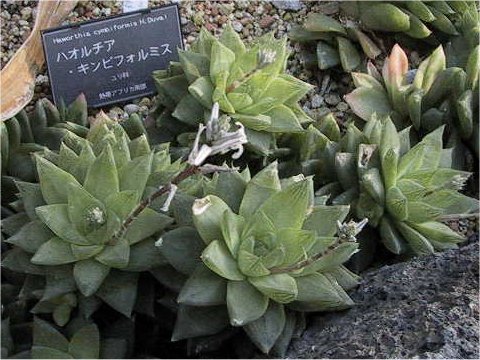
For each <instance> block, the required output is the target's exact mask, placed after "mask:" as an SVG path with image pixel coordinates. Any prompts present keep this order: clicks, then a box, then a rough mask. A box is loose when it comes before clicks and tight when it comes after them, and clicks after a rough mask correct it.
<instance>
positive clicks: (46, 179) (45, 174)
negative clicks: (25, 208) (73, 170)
mask: <svg viewBox="0 0 480 360" xmlns="http://www.w3.org/2000/svg"><path fill="white" fill-rule="evenodd" d="M35 159H36V162H37V172H38V177H39V180H40V187H41V189H42V194H43V197H44V199H45V201H46V202H47V203H48V204H62V203H63V204H65V203H66V202H67V198H68V193H69V191H70V186H80V184H79V183H78V181H77V180H76V179H75V178H74V177H73V176H72V175H71V174H69V173H67V172H66V171H64V170H62V169H60V168H59V167H57V166H55V165H54V164H53V163H51V162H50V161H48V160H46V159H44V158H42V157H40V156H36V158H35Z"/></svg>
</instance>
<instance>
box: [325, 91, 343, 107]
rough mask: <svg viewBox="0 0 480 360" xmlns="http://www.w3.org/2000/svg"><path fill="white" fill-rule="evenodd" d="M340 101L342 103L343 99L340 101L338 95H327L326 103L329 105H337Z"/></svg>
mask: <svg viewBox="0 0 480 360" xmlns="http://www.w3.org/2000/svg"><path fill="white" fill-rule="evenodd" d="M340 101H342V99H340V96H339V95H338V94H335V93H333V94H327V95H325V102H326V103H327V104H328V105H333V106H335V105H337V104H338V103H339V102H340Z"/></svg>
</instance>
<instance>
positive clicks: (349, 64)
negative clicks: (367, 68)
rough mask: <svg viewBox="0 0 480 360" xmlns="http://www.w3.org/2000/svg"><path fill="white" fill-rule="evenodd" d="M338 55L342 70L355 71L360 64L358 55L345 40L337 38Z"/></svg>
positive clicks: (351, 44)
mask: <svg viewBox="0 0 480 360" xmlns="http://www.w3.org/2000/svg"><path fill="white" fill-rule="evenodd" d="M337 44H338V54H339V55H340V62H341V64H342V68H343V70H345V71H347V72H349V71H352V70H354V69H356V68H357V67H358V66H359V65H360V62H361V59H360V54H359V53H358V51H357V49H356V48H355V46H354V45H353V43H352V42H351V41H350V40H348V39H347V38H344V37H341V36H337Z"/></svg>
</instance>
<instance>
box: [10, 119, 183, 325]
mask: <svg viewBox="0 0 480 360" xmlns="http://www.w3.org/2000/svg"><path fill="white" fill-rule="evenodd" d="M35 163H36V167H37V172H38V178H39V182H38V183H29V182H24V181H16V185H17V187H18V191H19V193H20V198H21V206H20V207H19V208H21V209H22V211H21V212H19V213H17V214H15V215H12V216H10V217H8V218H6V219H4V220H2V232H3V233H5V234H6V235H7V236H9V237H8V238H7V239H6V240H5V242H7V243H9V244H12V245H13V247H12V248H11V249H10V250H8V251H6V252H5V254H4V258H3V262H2V266H3V267H4V268H6V269H8V270H12V271H15V272H19V273H24V274H26V275H27V278H28V281H26V282H25V285H24V287H25V289H24V290H23V291H22V292H23V296H27V298H34V299H37V300H39V302H38V303H37V305H36V306H35V307H34V308H33V309H32V312H34V313H53V318H54V320H55V322H56V323H57V324H59V325H62V326H63V325H65V324H66V323H67V322H68V320H69V318H70V313H71V311H72V309H74V308H76V307H77V305H79V304H80V306H81V307H82V309H84V311H86V313H85V314H86V315H85V314H84V315H85V317H89V316H90V315H91V314H92V313H93V312H94V311H95V310H96V309H97V308H98V306H99V305H100V304H101V302H102V301H104V302H106V303H107V304H109V305H110V306H111V307H113V308H114V309H116V310H117V311H119V312H120V313H122V314H124V315H125V316H130V314H131V311H132V308H133V306H134V304H135V299H136V292H137V280H138V276H139V273H140V272H141V271H146V270H148V269H150V268H151V267H155V266H158V265H159V264H163V263H164V262H165V259H164V258H163V257H162V256H161V254H160V253H158V252H155V251H152V249H153V248H154V242H155V237H154V235H155V236H158V234H159V233H160V232H161V231H162V230H163V229H164V228H165V227H166V226H168V225H169V224H171V223H172V221H173V219H172V218H170V217H169V216H167V215H165V214H164V213H163V212H162V211H161V210H160V208H161V206H159V205H158V204H157V205H155V204H153V203H152V204H147V206H145V207H144V208H143V210H142V211H140V212H138V213H136V216H135V217H132V216H131V215H130V214H131V213H132V211H133V210H134V209H137V208H138V206H139V204H140V203H141V201H142V200H143V199H144V198H145V197H146V196H148V194H150V193H151V192H153V191H155V190H156V189H157V188H158V186H161V185H162V184H166V183H167V182H168V181H169V180H170V179H171V178H172V177H173V176H174V175H175V174H177V173H179V172H180V171H181V170H182V169H183V168H184V164H183V163H181V162H180V161H177V162H174V163H171V161H170V157H169V155H168V149H166V148H164V147H163V149H162V148H161V149H157V150H154V149H151V148H150V146H149V144H148V141H147V140H146V137H145V136H140V137H138V138H136V139H135V140H130V139H129V138H128V136H127V133H126V132H125V130H124V129H123V128H122V126H120V125H119V124H118V123H114V122H113V121H111V120H110V119H108V118H106V117H105V116H103V117H102V115H100V116H99V117H97V118H96V120H95V125H94V126H93V127H92V128H91V129H90V130H89V131H88V134H87V135H86V139H84V138H81V137H79V136H77V135H75V134H73V133H72V132H68V133H67V135H66V136H65V137H64V139H63V142H62V144H61V146H60V150H59V151H58V153H57V152H53V151H49V152H46V153H43V154H35ZM154 209H156V210H154ZM77 290H78V291H77ZM85 309H87V310H85Z"/></svg>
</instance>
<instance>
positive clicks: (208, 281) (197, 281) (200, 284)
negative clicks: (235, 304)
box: [177, 264, 227, 306]
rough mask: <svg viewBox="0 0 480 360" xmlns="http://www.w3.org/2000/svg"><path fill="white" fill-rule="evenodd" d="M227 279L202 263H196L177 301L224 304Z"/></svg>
mask: <svg viewBox="0 0 480 360" xmlns="http://www.w3.org/2000/svg"><path fill="white" fill-rule="evenodd" d="M226 294H227V281H226V280H225V279H224V278H222V277H220V276H218V275H217V274H215V273H213V272H212V271H211V270H210V269H208V268H207V267H206V266H205V265H204V264H198V265H197V267H196V268H195V270H194V271H193V273H192V275H191V276H190V277H189V278H188V280H187V282H186V283H185V285H183V287H182V290H181V291H180V294H178V298H177V301H178V302H179V303H180V304H185V305H192V306H212V305H221V304H225V296H226Z"/></svg>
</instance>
